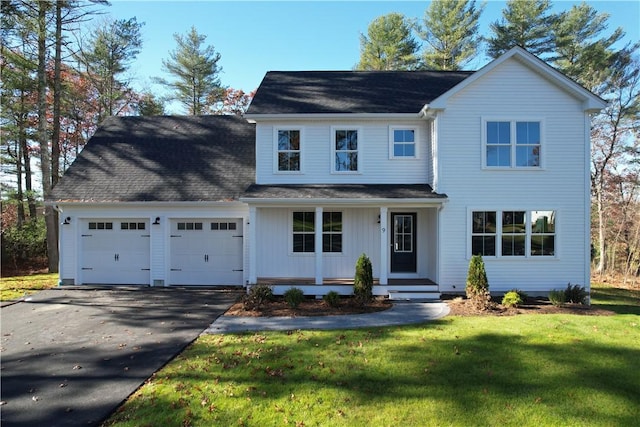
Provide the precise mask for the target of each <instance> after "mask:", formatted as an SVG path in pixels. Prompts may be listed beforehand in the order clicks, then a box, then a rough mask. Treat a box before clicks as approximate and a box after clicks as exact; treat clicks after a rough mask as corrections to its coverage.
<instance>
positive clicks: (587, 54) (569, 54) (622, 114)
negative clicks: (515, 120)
mask: <svg viewBox="0 0 640 427" xmlns="http://www.w3.org/2000/svg"><path fill="white" fill-rule="evenodd" d="M483 10H484V4H480V5H478V4H477V3H476V2H475V1H474V0H438V1H432V2H431V3H430V4H429V6H428V7H427V9H426V10H425V13H424V17H423V18H422V19H417V18H413V17H405V16H403V15H401V14H398V13H391V14H388V15H384V16H380V17H378V18H376V19H375V20H374V21H373V22H371V24H370V25H369V27H368V31H367V34H366V35H365V34H362V35H361V36H360V60H359V62H358V63H357V64H356V65H355V68H356V69H359V70H420V69H435V70H460V69H464V68H465V67H466V66H468V65H469V64H471V63H478V62H482V58H483V57H484V55H486V56H487V57H488V58H497V57H498V56H500V55H501V54H502V53H504V52H506V51H507V50H509V49H510V48H511V47H513V46H521V47H523V48H525V49H527V50H528V51H529V52H530V53H532V54H534V55H536V56H538V57H539V58H541V59H543V60H544V61H546V62H547V63H548V64H549V65H551V66H552V67H554V68H556V69H558V70H559V71H561V72H562V73H563V74H565V75H566V76H567V77H569V78H570V79H572V80H574V81H575V82H577V83H579V84H581V85H582V86H584V87H585V88H587V89H589V90H590V91H592V92H593V93H595V94H597V95H599V96H600V97H602V98H603V99H605V100H606V101H608V102H609V106H608V107H607V108H606V109H605V110H604V111H602V112H601V113H599V114H597V115H595V116H593V117H592V122H591V124H592V126H591V144H592V145H591V171H590V172H591V174H590V177H591V194H592V200H593V218H592V242H594V245H593V250H592V253H593V261H594V267H595V270H596V271H598V272H600V273H605V272H612V271H613V272H618V273H623V274H624V275H625V277H637V276H639V275H640V200H639V194H638V193H639V188H640V185H639V184H640V183H639V176H640V142H639V140H640V101H639V97H638V94H639V93H640V61H639V59H638V43H628V44H626V45H625V44H622V40H623V38H624V36H625V33H624V31H623V30H622V28H616V29H613V30H611V29H610V28H609V22H608V19H609V16H608V15H607V14H606V13H602V12H598V11H597V10H596V9H595V8H594V7H592V6H590V5H589V4H588V3H581V4H579V5H573V6H572V7H571V8H570V9H569V10H566V11H563V12H560V13H552V4H551V2H550V1H548V0H510V1H508V2H507V3H506V7H505V8H504V9H503V10H502V16H501V17H499V18H498V19H496V20H495V21H493V22H492V23H491V25H490V31H489V34H486V35H482V34H479V31H478V28H479V19H480V16H481V14H482V13H483ZM549 191H553V189H549ZM566 250H569V251H570V250H571V248H566Z"/></svg>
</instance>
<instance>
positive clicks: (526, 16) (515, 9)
mask: <svg viewBox="0 0 640 427" xmlns="http://www.w3.org/2000/svg"><path fill="white" fill-rule="evenodd" d="M550 9H551V3H550V1H549V0H509V1H508V2H507V8H506V9H504V10H503V11H502V19H501V20H500V21H495V22H494V23H492V24H491V25H490V28H491V31H492V32H493V36H492V37H489V38H488V39H487V43H488V45H489V46H488V54H489V56H490V57H491V58H494V59H495V58H497V57H499V56H500V55H502V54H503V53H505V52H506V51H508V50H509V49H511V48H512V47H514V46H520V47H522V48H524V49H526V50H527V51H529V52H530V53H532V54H534V55H536V56H539V57H545V56H548V55H550V54H551V53H553V50H554V37H553V32H552V31H551V30H552V28H553V26H554V23H555V20H556V17H555V16H554V15H552V14H551V13H550Z"/></svg>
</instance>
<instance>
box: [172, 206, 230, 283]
mask: <svg viewBox="0 0 640 427" xmlns="http://www.w3.org/2000/svg"><path fill="white" fill-rule="evenodd" d="M242 238H243V237H242V219H240V218H226V219H225V218H223V219H174V220H172V221H171V237H170V239H171V243H170V251H171V272H170V284H172V285H205V286H206V285H241V284H242V277H243V273H242Z"/></svg>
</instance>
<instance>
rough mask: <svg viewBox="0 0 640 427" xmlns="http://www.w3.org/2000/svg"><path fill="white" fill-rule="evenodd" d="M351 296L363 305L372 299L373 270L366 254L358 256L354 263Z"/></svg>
mask: <svg viewBox="0 0 640 427" xmlns="http://www.w3.org/2000/svg"><path fill="white" fill-rule="evenodd" d="M353 295H354V296H355V299H356V301H358V303H360V304H362V305H364V304H366V303H368V302H370V301H371V300H372V299H373V268H372V266H371V260H370V259H369V257H368V256H367V255H366V254H362V255H360V257H359V258H358V261H357V262H356V275H355V277H354V279H353Z"/></svg>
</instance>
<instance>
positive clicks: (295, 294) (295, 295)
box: [284, 288, 304, 308]
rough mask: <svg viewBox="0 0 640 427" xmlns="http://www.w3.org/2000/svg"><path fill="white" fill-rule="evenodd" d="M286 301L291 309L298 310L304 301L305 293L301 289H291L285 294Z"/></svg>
mask: <svg viewBox="0 0 640 427" xmlns="http://www.w3.org/2000/svg"><path fill="white" fill-rule="evenodd" d="M284 300H285V301H286V302H287V304H289V307H291V308H297V307H298V306H299V305H300V303H301V302H302V301H304V291H303V290H302V289H300V288H290V289H288V290H287V291H286V292H285V293H284Z"/></svg>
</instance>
